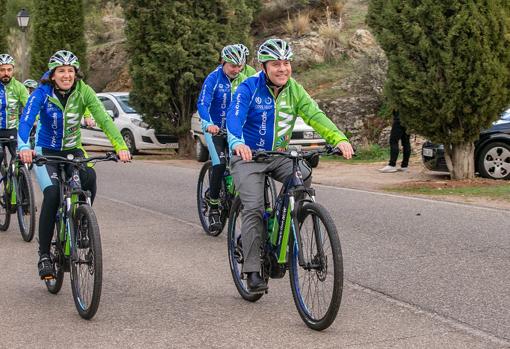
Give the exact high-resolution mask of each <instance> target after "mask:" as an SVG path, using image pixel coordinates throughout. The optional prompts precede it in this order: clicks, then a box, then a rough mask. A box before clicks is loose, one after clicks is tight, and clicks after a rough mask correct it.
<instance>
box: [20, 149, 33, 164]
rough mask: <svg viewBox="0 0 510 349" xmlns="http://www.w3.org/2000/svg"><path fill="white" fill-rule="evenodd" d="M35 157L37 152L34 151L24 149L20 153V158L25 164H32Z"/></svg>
mask: <svg viewBox="0 0 510 349" xmlns="http://www.w3.org/2000/svg"><path fill="white" fill-rule="evenodd" d="M34 156H35V150H33V149H24V150H22V151H20V152H19V157H20V159H21V161H22V162H23V163H24V164H31V163H32V159H33V157H34Z"/></svg>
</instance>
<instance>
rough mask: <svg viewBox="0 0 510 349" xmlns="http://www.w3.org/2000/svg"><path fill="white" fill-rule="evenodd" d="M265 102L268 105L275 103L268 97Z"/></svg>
mask: <svg viewBox="0 0 510 349" xmlns="http://www.w3.org/2000/svg"><path fill="white" fill-rule="evenodd" d="M265 102H266V104H271V103H273V99H272V98H271V97H267V98H266V101H265Z"/></svg>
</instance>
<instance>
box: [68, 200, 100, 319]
mask: <svg viewBox="0 0 510 349" xmlns="http://www.w3.org/2000/svg"><path fill="white" fill-rule="evenodd" d="M74 229H75V232H74V239H75V241H74V242H72V243H73V244H74V248H75V250H76V254H75V255H76V257H77V258H73V257H71V288H72V291H73V298H74V304H75V305H76V309H77V310H78V313H79V314H80V316H81V317H82V318H84V319H91V318H92V317H93V316H94V315H95V314H96V311H97V308H98V307H99V301H100V299H101V288H102V283H103V259H102V252H101V237H100V235H99V225H98V224H97V218H96V215H95V214H94V211H93V210H92V207H90V206H89V205H81V206H79V207H78V208H77V209H76V213H75V215H74Z"/></svg>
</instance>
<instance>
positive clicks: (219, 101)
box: [197, 45, 246, 232]
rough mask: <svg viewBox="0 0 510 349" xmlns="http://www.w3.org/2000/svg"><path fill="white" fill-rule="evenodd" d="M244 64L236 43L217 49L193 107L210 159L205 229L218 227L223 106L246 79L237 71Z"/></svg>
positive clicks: (223, 159) (223, 145) (223, 151)
mask: <svg viewBox="0 0 510 349" xmlns="http://www.w3.org/2000/svg"><path fill="white" fill-rule="evenodd" d="M245 64H246V55H245V50H244V49H242V48H241V47H240V46H239V45H228V46H225V47H224V48H223V50H222V51H221V64H220V65H219V66H218V67H216V69H214V70H213V71H212V72H211V73H210V74H209V75H208V76H207V78H206V79H205V81H204V84H203V86H202V91H201V92H200V95H199V97H198V103H197V109H198V114H199V115H200V119H201V120H202V129H203V131H204V136H205V140H206V142H207V148H208V149H209V155H210V156H211V160H212V165H213V167H212V171H211V173H212V174H211V179H210V191H209V202H208V205H209V209H210V210H209V230H210V231H211V232H213V231H217V230H220V229H221V227H222V224H221V219H220V211H219V207H218V206H219V204H220V199H219V196H220V190H221V180H222V178H223V173H224V172H225V168H226V166H227V165H226V152H227V148H228V145H227V137H226V136H225V135H223V134H221V132H220V131H221V130H224V129H225V118H226V115H227V108H228V106H229V104H230V101H231V97H232V93H233V91H234V90H235V89H236V87H237V86H238V85H239V84H240V83H241V82H242V81H243V80H244V79H245V78H246V76H245V75H243V74H242V73H240V71H241V69H242V68H243V65H245Z"/></svg>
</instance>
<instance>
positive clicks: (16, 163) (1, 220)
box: [0, 136, 36, 242]
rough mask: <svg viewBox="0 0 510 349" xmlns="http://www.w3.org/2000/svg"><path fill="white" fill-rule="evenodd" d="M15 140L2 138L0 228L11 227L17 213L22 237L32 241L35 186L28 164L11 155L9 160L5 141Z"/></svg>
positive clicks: (0, 140)
mask: <svg viewBox="0 0 510 349" xmlns="http://www.w3.org/2000/svg"><path fill="white" fill-rule="evenodd" d="M13 141H15V138H14V137H13V136H11V137H9V138H0V143H1V145H0V146H2V147H3V148H4V149H3V150H4V158H3V161H2V163H1V164H0V176H1V178H0V186H1V187H0V230H2V231H6V230H7V229H8V228H9V225H10V223H11V214H13V213H16V214H17V216H18V223H19V230H20V232H21V237H22V238H23V240H25V241H26V242H30V241H32V239H33V238H34V231H35V213H36V207H35V197H34V187H33V184H32V179H31V176H30V171H29V169H28V167H27V165H25V164H23V163H22V162H21V161H20V160H19V158H17V157H11V159H10V161H9V162H7V154H6V152H5V142H13Z"/></svg>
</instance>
